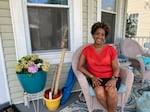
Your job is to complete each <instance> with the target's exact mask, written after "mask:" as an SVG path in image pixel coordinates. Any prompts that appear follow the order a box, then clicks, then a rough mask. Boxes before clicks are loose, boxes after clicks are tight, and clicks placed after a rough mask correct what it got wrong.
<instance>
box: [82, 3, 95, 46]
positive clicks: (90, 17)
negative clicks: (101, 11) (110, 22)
mask: <svg viewBox="0 0 150 112" xmlns="http://www.w3.org/2000/svg"><path fill="white" fill-rule="evenodd" d="M82 4H83V44H87V43H90V42H92V38H91V33H90V31H91V25H92V24H93V23H94V22H96V21H97V0H83V1H82Z"/></svg>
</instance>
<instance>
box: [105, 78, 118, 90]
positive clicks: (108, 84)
mask: <svg viewBox="0 0 150 112" xmlns="http://www.w3.org/2000/svg"><path fill="white" fill-rule="evenodd" d="M105 87H106V90H108V89H109V88H112V87H113V88H114V87H115V88H116V80H114V79H110V80H109V81H108V82H107V83H106V84H105Z"/></svg>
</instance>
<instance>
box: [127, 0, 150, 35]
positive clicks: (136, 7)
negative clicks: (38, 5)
mask: <svg viewBox="0 0 150 112" xmlns="http://www.w3.org/2000/svg"><path fill="white" fill-rule="evenodd" d="M147 3H148V4H147ZM147 3H146V0H138V1H137V0H128V7H127V12H128V13H129V14H130V13H139V18H138V29H137V36H150V27H149V24H150V21H149V19H150V1H148V0H147Z"/></svg>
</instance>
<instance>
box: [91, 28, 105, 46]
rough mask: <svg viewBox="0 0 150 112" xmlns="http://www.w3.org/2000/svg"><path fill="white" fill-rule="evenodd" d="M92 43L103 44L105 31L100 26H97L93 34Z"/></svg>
mask: <svg viewBox="0 0 150 112" xmlns="http://www.w3.org/2000/svg"><path fill="white" fill-rule="evenodd" d="M93 39H94V43H95V44H97V45H100V44H103V43H104V42H105V31H104V29H102V28H98V29H97V30H96V32H95V33H94V34H93Z"/></svg>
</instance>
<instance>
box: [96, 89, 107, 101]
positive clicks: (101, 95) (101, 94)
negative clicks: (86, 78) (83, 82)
mask: <svg viewBox="0 0 150 112" xmlns="http://www.w3.org/2000/svg"><path fill="white" fill-rule="evenodd" d="M95 93H96V96H97V98H98V99H104V98H105V95H106V94H105V91H104V89H103V88H99V89H95Z"/></svg>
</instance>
